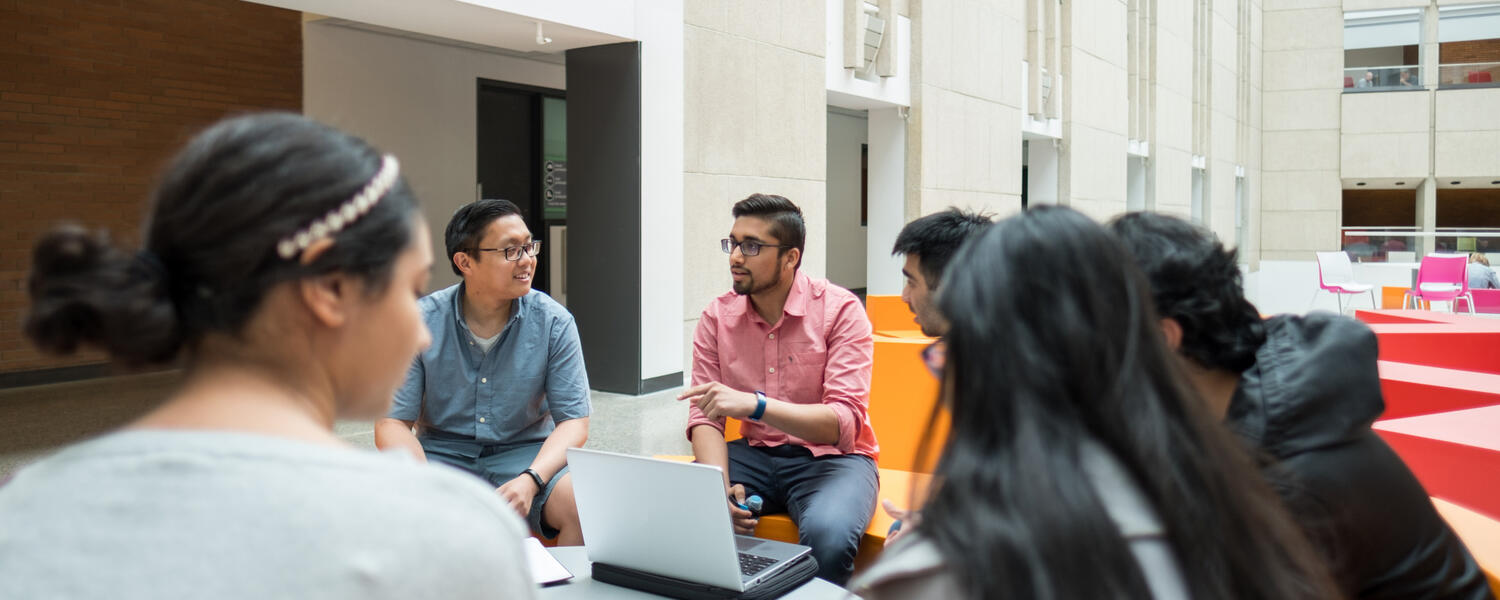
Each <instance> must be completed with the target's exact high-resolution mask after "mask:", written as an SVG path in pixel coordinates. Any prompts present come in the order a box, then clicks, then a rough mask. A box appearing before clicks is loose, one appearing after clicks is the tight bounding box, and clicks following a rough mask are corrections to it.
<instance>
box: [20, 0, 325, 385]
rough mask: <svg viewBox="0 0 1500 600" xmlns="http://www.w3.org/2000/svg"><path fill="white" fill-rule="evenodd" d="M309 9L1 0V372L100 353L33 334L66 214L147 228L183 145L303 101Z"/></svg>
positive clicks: (178, 0) (132, 234) (127, 232)
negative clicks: (228, 120)
mask: <svg viewBox="0 0 1500 600" xmlns="http://www.w3.org/2000/svg"><path fill="white" fill-rule="evenodd" d="M301 105H302V29H301V15H300V13H297V12H295V11H288V10H283V9H279V8H272V7H267V6H263V5H260V4H253V3H250V2H242V1H239V0H112V1H109V0H88V1H85V0H0V373H7V372H18V371H32V370H39V369H46V368H52V367H61V366H68V365H76V364H80V363H88V362H98V361H100V360H102V356H100V355H98V354H85V355H80V356H75V357H72V358H66V359H59V358H53V357H47V356H43V355H41V354H39V353H37V352H36V351H35V350H34V349H33V348H32V347H31V345H30V343H29V342H27V341H26V340H25V339H24V338H23V337H22V335H21V332H20V323H21V316H22V314H23V313H24V311H25V309H26V299H25V277H26V271H27V269H28V268H29V267H30V261H31V245H32V243H33V242H34V241H35V239H36V237H37V236H38V235H39V234H41V233H42V232H44V231H46V230H47V229H48V228H49V227H50V226H52V225H53V224H54V223H56V222H58V221H61V220H74V221H79V222H82V223H84V224H86V225H88V226H90V227H107V228H109V230H110V231H111V232H113V233H114V234H115V235H116V237H117V239H120V240H123V241H124V242H126V243H132V244H133V243H135V242H136V241H138V235H139V227H140V223H141V219H142V216H143V209H144V205H145V201H146V196H147V194H148V193H149V191H150V188H151V185H152V182H153V180H154V177H155V175H156V174H157V172H158V171H159V170H160V169H161V167H162V166H163V164H164V163H165V161H166V160H167V159H168V158H170V156H171V154H172V152H173V151H174V150H175V149H176V148H177V147H179V146H180V145H181V144H182V143H183V142H184V141H186V140H187V139H188V137H190V136H191V135H192V133H193V132H195V131H197V130H198V129H201V128H202V127H203V126H205V125H207V124H209V123H212V122H214V121H216V120H218V119H219V118H221V117H223V116H225V115H228V114H234V113H238V112H244V111H249V110H258V109H284V110H294V111H298V110H301Z"/></svg>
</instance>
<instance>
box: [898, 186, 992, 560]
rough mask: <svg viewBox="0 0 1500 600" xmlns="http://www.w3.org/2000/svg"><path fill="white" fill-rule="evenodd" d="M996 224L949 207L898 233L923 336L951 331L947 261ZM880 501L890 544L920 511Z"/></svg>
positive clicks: (909, 300)
mask: <svg viewBox="0 0 1500 600" xmlns="http://www.w3.org/2000/svg"><path fill="white" fill-rule="evenodd" d="M993 224H994V221H993V220H992V219H991V218H990V216H989V215H987V214H983V213H977V212H970V211H966V210H962V209H959V208H956V207H950V208H948V209H947V210H943V211H939V212H935V213H932V214H930V215H927V216H925V217H921V218H918V219H917V220H915V221H912V222H910V223H907V224H906V226H905V227H902V228H901V232H900V233H898V234H896V245H895V247H894V248H892V249H891V254H893V255H902V256H905V257H906V264H905V265H903V266H902V267H901V277H902V278H903V279H905V281H906V284H905V285H903V286H902V287H901V300H902V301H904V302H906V306H907V308H910V309H911V312H912V314H913V315H915V317H916V321H917V326H918V327H920V328H921V329H922V335H926V336H929V337H943V335H944V334H946V333H948V321H947V320H946V319H944V318H943V315H942V314H941V313H940V312H939V311H938V309H937V291H938V285H939V284H940V283H942V279H943V271H945V270H947V269H948V262H949V261H951V260H953V255H955V254H957V253H958V249H959V247H961V246H963V245H964V242H965V241H967V240H968V239H969V238H970V237H973V236H974V235H975V234H977V233H980V232H983V231H984V230H985V229H986V228H988V227H989V226H990V225H993ZM881 502H882V506H884V508H885V512H886V513H888V514H890V515H891V517H893V518H895V519H896V524H895V525H893V526H892V528H891V532H890V534H889V535H887V536H886V538H885V543H886V545H887V546H889V545H890V544H891V543H893V542H895V541H896V539H897V538H899V537H900V536H901V535H902V532H903V531H905V530H904V529H902V526H903V524H905V523H912V524H915V522H916V521H917V520H918V519H919V518H920V514H919V513H918V512H917V511H913V510H905V509H901V508H897V506H896V504H895V503H893V502H892V501H891V500H890V499H889V498H887V499H885V500H883V501H881Z"/></svg>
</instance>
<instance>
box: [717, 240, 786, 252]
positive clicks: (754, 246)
mask: <svg viewBox="0 0 1500 600" xmlns="http://www.w3.org/2000/svg"><path fill="white" fill-rule="evenodd" d="M719 247H720V248H722V249H723V250H724V253H725V254H733V253H734V249H735V247H739V249H740V254H744V255H745V256H755V255H757V254H760V249H761V248H794V247H795V246H792V245H790V244H764V243H761V242H757V241H755V240H745V241H743V242H736V241H734V240H732V239H729V238H724V239H722V240H719Z"/></svg>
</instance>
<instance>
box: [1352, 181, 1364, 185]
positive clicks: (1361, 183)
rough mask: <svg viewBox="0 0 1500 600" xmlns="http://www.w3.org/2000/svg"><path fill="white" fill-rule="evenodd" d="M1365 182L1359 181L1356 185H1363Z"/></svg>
mask: <svg viewBox="0 0 1500 600" xmlns="http://www.w3.org/2000/svg"><path fill="white" fill-rule="evenodd" d="M1364 184H1365V182H1363V181H1361V182H1359V183H1356V184H1354V185H1358V186H1363V185H1364Z"/></svg>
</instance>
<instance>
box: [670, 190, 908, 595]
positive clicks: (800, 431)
mask: <svg viewBox="0 0 1500 600" xmlns="http://www.w3.org/2000/svg"><path fill="white" fill-rule="evenodd" d="M731 213H732V214H733V215H734V226H733V228H732V229H731V230H730V232H729V237H727V238H725V239H724V240H722V243H721V249H722V250H723V251H724V252H725V253H726V254H728V255H729V272H730V276H731V277H732V278H733V280H734V291H732V292H729V293H725V294H724V295H722V296H719V297H718V298H715V299H714V300H713V302H710V303H709V305H708V307H707V308H705V309H703V317H702V319H701V320H700V321H699V322H698V330H697V332H696V333H694V335H693V387H691V388H689V389H688V390H687V391H686V392H683V394H682V395H681V396H679V397H678V399H679V400H681V399H690V400H691V405H690V406H689V407H688V413H689V418H688V425H687V434H688V439H689V440H691V441H692V443H693V454H694V455H695V456H696V457H697V460H698V462H700V463H705V464H710V465H717V466H718V467H720V468H722V469H724V476H725V479H724V487H725V494H726V495H727V496H728V501H729V503H730V513H731V516H732V517H733V519H734V528H735V531H736V532H737V533H741V534H750V533H753V532H754V531H755V523H756V520H755V515H753V514H751V513H750V511H748V510H745V509H743V508H741V506H744V505H745V498H746V497H748V496H750V495H758V496H760V497H761V498H762V499H763V500H764V502H765V504H764V510H765V512H781V511H783V510H785V511H786V512H788V513H790V514H791V517H792V521H794V522H795V523H796V524H797V530H798V535H799V536H800V538H801V542H802V544H804V545H807V546H811V547H812V554H813V557H814V558H816V559H817V561H818V576H819V577H822V578H824V579H826V580H828V581H831V582H833V583H836V584H839V585H843V584H844V582H845V581H848V579H849V575H850V574H851V573H853V571H854V555H855V552H856V551H857V550H858V549H859V538H860V535H861V534H862V533H863V532H864V530H865V527H866V526H868V525H869V523H870V517H871V516H872V515H873V514H874V512H875V495H876V491H877V489H878V487H879V485H878V482H877V475H876V469H875V458H876V456H877V455H878V453H879V451H880V450H879V447H878V446H877V445H876V443H875V432H874V430H872V429H871V428H870V422H869V414H868V408H869V400H870V367H871V363H872V361H873V354H874V343H873V341H872V340H871V337H870V335H871V334H870V320H869V318H868V317H866V316H865V310H864V307H863V306H862V305H861V304H860V303H859V298H857V297H855V295H854V294H853V293H851V292H850V291H849V290H846V289H844V288H841V287H838V286H836V285H834V284H832V283H829V282H828V280H826V279H814V278H812V277H809V276H808V275H807V274H806V273H802V272H801V271H800V270H799V269H798V267H799V266H801V264H802V247H803V240H804V239H805V238H806V235H807V233H806V232H807V228H806V225H805V224H803V222H802V210H801V209H799V208H797V205H795V204H792V202H791V201H790V200H787V199H786V198H783V197H781V196H771V195H765V194H754V195H751V196H750V197H748V198H745V199H744V200H741V201H739V202H738V203H736V204H735V205H734V209H733V210H732V211H731ZM726 417H732V418H735V419H741V420H743V425H742V428H741V432H742V433H743V435H744V437H743V438H742V439H738V440H734V441H733V442H729V443H727V444H726V443H725V441H724V419H725V418H726Z"/></svg>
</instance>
